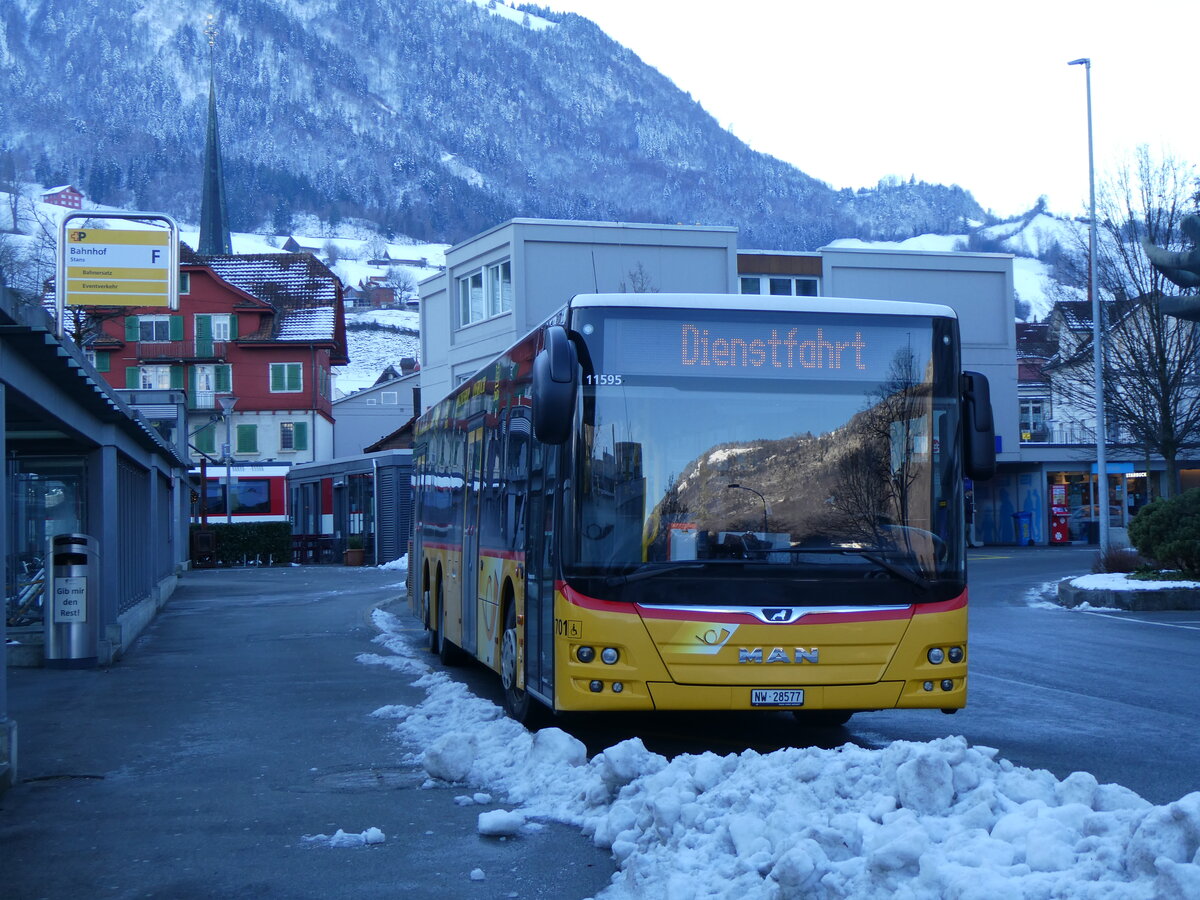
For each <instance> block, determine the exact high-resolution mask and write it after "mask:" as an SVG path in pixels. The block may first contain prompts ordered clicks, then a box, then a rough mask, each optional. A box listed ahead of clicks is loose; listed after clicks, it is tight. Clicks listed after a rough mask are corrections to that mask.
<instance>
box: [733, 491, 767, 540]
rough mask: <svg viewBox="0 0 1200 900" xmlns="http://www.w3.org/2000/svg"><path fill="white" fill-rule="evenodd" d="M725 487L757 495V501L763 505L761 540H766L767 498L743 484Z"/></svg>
mask: <svg viewBox="0 0 1200 900" xmlns="http://www.w3.org/2000/svg"><path fill="white" fill-rule="evenodd" d="M725 487H726V489H727V490H728V489H736V490H739V491H749V492H750V493H752V494H758V499H759V500H761V501H762V505H763V540H766V538H767V531H768V530H769V529H768V528H767V498H766V497H764V496H763V495H762V494H759V493H758V491H756V490H755V489H754V488H752V487H746V486H745V485H744V484H727V485H725Z"/></svg>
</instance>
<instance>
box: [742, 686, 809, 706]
mask: <svg viewBox="0 0 1200 900" xmlns="http://www.w3.org/2000/svg"><path fill="white" fill-rule="evenodd" d="M750 705H751V706H803V705H804V691H801V690H794V689H793V690H781V689H778V688H761V689H755V690H752V691H751V692H750Z"/></svg>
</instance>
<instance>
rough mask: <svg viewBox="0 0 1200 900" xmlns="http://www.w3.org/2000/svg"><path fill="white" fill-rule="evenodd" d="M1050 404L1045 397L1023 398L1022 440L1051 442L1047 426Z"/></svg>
mask: <svg viewBox="0 0 1200 900" xmlns="http://www.w3.org/2000/svg"><path fill="white" fill-rule="evenodd" d="M1049 408H1050V403H1049V401H1048V400H1046V399H1045V398H1044V397H1022V398H1021V440H1022V441H1033V442H1045V441H1048V440H1050V429H1049V427H1048V426H1047V425H1046V418H1047V413H1048V412H1049Z"/></svg>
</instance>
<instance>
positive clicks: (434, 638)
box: [424, 590, 441, 653]
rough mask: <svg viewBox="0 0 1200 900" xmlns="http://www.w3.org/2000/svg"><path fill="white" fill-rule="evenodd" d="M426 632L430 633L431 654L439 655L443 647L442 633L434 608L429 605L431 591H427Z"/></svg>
mask: <svg viewBox="0 0 1200 900" xmlns="http://www.w3.org/2000/svg"><path fill="white" fill-rule="evenodd" d="M424 605H425V630H426V631H428V632H429V652H430V653H437V652H438V650H439V649H440V647H441V637H440V636H441V632H440V631H439V630H438V623H437V620H436V619H435V618H434V613H433V607H431V606H430V605H429V591H428V590H426V591H425V597H424Z"/></svg>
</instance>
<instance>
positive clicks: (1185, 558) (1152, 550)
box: [1129, 488, 1200, 575]
mask: <svg viewBox="0 0 1200 900" xmlns="http://www.w3.org/2000/svg"><path fill="white" fill-rule="evenodd" d="M1129 540H1130V541H1132V542H1133V545H1134V546H1135V547H1137V549H1138V552H1139V553H1141V554H1142V555H1143V556H1146V557H1149V558H1150V559H1153V560H1155V561H1156V562H1158V564H1159V565H1161V566H1163V567H1164V568H1168V569H1179V570H1181V571H1182V572H1185V573H1187V574H1188V575H1200V488H1193V489H1192V490H1190V491H1184V492H1183V493H1182V494H1180V495H1179V496H1177V497H1172V498H1171V499H1170V500H1155V501H1154V502H1153V503H1149V504H1147V505H1146V506H1143V507H1142V508H1141V509H1140V510H1138V514H1137V515H1136V516H1134V517H1133V520H1132V521H1131V522H1130V523H1129Z"/></svg>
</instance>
